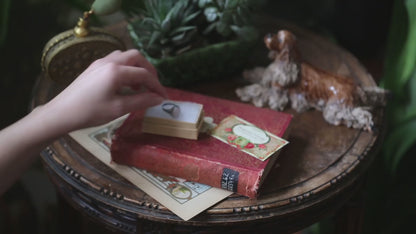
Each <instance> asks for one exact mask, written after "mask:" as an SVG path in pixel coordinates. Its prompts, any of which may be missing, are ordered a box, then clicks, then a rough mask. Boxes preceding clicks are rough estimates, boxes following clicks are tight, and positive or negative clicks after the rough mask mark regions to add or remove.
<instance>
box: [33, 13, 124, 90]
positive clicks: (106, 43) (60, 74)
mask: <svg viewBox="0 0 416 234" xmlns="http://www.w3.org/2000/svg"><path fill="white" fill-rule="evenodd" d="M85 18H86V17H85V15H84V19H85ZM81 21H83V19H80V22H81ZM83 22H84V23H85V20H84V21H83ZM85 26H87V25H85ZM75 29H79V23H78V25H77V27H76V28H75ZM75 29H71V30H68V31H65V32H62V33H60V34H58V35H56V36H55V37H53V38H52V39H51V40H49V41H48V42H47V43H46V45H45V47H44V49H43V53H42V58H41V66H42V70H43V72H44V73H45V74H46V76H47V77H49V78H50V79H52V80H54V81H56V82H58V83H61V84H64V85H68V84H69V83H71V82H72V81H73V80H74V79H75V78H76V77H77V76H78V75H79V74H81V73H82V72H83V71H84V70H85V69H86V68H87V67H88V66H89V65H90V64H91V63H92V62H93V61H95V60H97V59H99V58H102V57H104V56H106V55H107V54H109V53H111V52H112V51H114V50H125V45H124V43H123V42H122V41H121V40H120V39H119V38H117V37H116V36H115V35H112V34H110V33H108V32H106V31H105V30H103V29H100V28H93V27H92V28H85V30H87V31H86V32H87V33H86V34H83V35H79V34H77V30H75Z"/></svg>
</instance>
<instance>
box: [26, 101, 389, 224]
mask: <svg viewBox="0 0 416 234" xmlns="http://www.w3.org/2000/svg"><path fill="white" fill-rule="evenodd" d="M34 104H35V103H34ZM38 104H39V103H38ZM377 113H378V114H377V115H376V116H378V117H381V116H382V115H383V114H382V110H379V111H378V112H377ZM380 121H381V119H380V118H378V119H377V121H376V123H377V124H378V125H379V126H378V127H379V128H380V129H381V130H382V129H383V128H382V124H381V122H380ZM360 137H366V138H368V139H367V140H368V141H367V142H368V144H367V146H366V147H365V150H364V152H362V153H357V154H356V155H353V157H355V160H353V161H351V162H350V163H349V164H348V165H347V166H346V167H345V169H344V170H343V172H342V173H341V174H339V175H336V176H334V177H332V178H330V179H328V180H327V181H325V182H324V183H322V184H320V185H319V186H316V187H314V189H312V190H309V191H304V192H302V193H299V194H298V195H296V196H291V197H285V198H284V199H278V200H276V199H275V200H273V199H271V198H265V199H264V201H262V200H260V201H262V203H261V204H253V205H244V206H235V207H233V208H229V207H225V208H223V207H221V206H220V205H221V203H220V204H218V205H215V206H214V207H212V208H210V209H208V210H207V211H205V212H204V213H202V214H200V215H198V216H196V217H195V218H193V219H191V220H190V221H187V222H186V225H190V226H209V225H213V224H215V225H219V226H228V225H233V224H239V225H243V224H246V225H249V224H247V223H245V222H246V221H258V222H266V221H270V220H277V221H279V220H280V221H281V222H283V223H284V222H290V220H296V218H295V217H296V216H298V215H299V216H301V215H304V214H305V213H311V214H312V213H314V214H315V215H314V217H316V220H309V221H310V222H308V223H305V224H303V225H300V224H298V223H297V225H296V226H297V227H301V226H303V227H306V226H307V225H309V224H311V222H312V223H313V222H314V221H317V220H319V218H320V217H321V215H325V214H326V213H327V212H326V211H324V210H323V209H322V207H320V208H317V207H316V204H317V203H319V201H318V200H316V199H317V196H318V195H319V200H326V199H328V200H327V201H326V202H327V207H330V208H329V209H328V210H333V209H334V206H337V207H340V206H341V205H342V204H343V203H344V202H345V201H346V200H348V199H349V196H347V197H345V195H347V194H351V193H345V192H344V191H345V190H357V188H358V186H360V185H359V183H356V182H357V180H358V179H359V178H358V177H359V175H360V173H352V172H354V171H356V170H359V171H364V170H366V169H367V167H368V166H369V165H370V163H371V161H372V160H373V158H374V155H375V154H376V153H377V152H378V150H379V147H375V146H378V145H379V144H377V143H378V142H379V141H381V137H380V134H379V135H378V136H376V135H372V134H371V133H367V132H363V131H360V132H359V133H358V135H357V139H358V138H360ZM357 139H356V140H357ZM68 140H69V139H67V137H64V138H62V139H59V140H58V141H55V142H54V143H53V144H52V145H50V146H49V147H48V148H47V149H45V150H44V151H43V152H42V159H43V162H44V164H45V167H46V168H47V169H48V170H49V171H50V173H49V175H50V178H51V180H52V181H54V183H55V184H57V185H60V186H59V187H58V191H59V192H60V194H61V195H62V196H63V197H64V198H65V200H66V201H68V202H69V203H70V204H71V205H72V206H73V207H75V208H76V209H78V210H82V211H83V212H84V213H86V214H87V215H88V216H90V217H92V218H93V219H94V220H96V221H98V222H105V223H106V225H108V226H110V227H112V228H115V229H117V230H123V231H127V232H135V231H136V225H137V221H138V218H142V219H146V220H151V221H163V222H164V223H171V224H175V223H176V224H182V225H183V221H182V220H181V219H180V218H179V217H176V216H172V213H171V212H170V211H168V210H167V209H166V208H165V207H164V206H162V205H160V204H159V203H157V202H156V201H154V202H152V201H149V200H138V199H136V198H134V197H129V196H126V195H124V194H122V193H120V192H117V191H113V190H111V188H106V187H103V186H100V185H98V184H96V183H94V181H91V180H90V179H88V178H87V177H84V176H83V175H82V174H80V173H78V172H77V171H76V170H74V169H73V168H71V167H70V166H69V165H66V164H65V163H64V162H63V161H62V160H60V158H59V154H58V153H57V150H60V151H62V150H61V149H59V147H64V150H66V151H72V149H71V147H70V146H69V145H68ZM72 153H74V152H72ZM347 153H348V152H347ZM342 159H345V157H342V158H341V160H340V161H337V162H335V163H334V165H332V167H336V166H339V165H340V164H342V163H344V162H342ZM51 166H52V167H54V168H50V167H51ZM328 170H329V169H328ZM56 172H58V173H57V174H56V175H58V176H52V174H54V173H56ZM321 173H325V171H324V172H321ZM317 176H318V175H317ZM311 179H313V178H311ZM69 183H70V184H69ZM64 184H68V185H70V186H63V185H64ZM81 188H84V189H81ZM286 189H290V188H286ZM81 191H84V192H81ZM85 191H88V192H87V193H85ZM329 198H330V199H329ZM236 199H237V200H239V199H242V197H239V196H232V197H230V198H228V199H227V200H231V201H232V200H236ZM260 199H263V198H262V197H261V196H260ZM247 200H248V201H249V202H250V200H249V199H247ZM75 201H76V202H75ZM252 201H253V202H255V201H256V200H252ZM342 201H343V202H342ZM295 206H296V207H299V206H301V207H303V208H302V209H294V207H295ZM154 211H157V213H158V214H157V215H155V214H154ZM253 214H254V215H253ZM225 216H226V217H227V222H226V223H225V222H224V220H223V219H222V218H223V217H225ZM250 225H252V224H250Z"/></svg>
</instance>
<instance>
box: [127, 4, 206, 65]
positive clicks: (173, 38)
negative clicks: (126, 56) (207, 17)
mask: <svg viewBox="0 0 416 234" xmlns="http://www.w3.org/2000/svg"><path fill="white" fill-rule="evenodd" d="M138 12H139V13H141V15H140V18H138V19H136V20H135V21H132V22H130V24H129V26H128V29H129V32H130V35H131V36H132V38H133V40H134V41H135V42H136V45H137V46H138V47H139V48H140V49H141V50H142V52H145V53H147V54H148V55H150V56H153V57H162V58H163V57H167V56H170V55H174V54H177V53H179V52H183V51H185V50H187V49H189V48H187V47H188V43H189V42H190V41H191V40H192V39H193V37H194V36H195V35H196V26H195V25H193V24H192V21H193V20H195V19H196V17H197V16H198V15H199V14H200V10H199V9H198V8H197V7H196V5H195V4H193V1H192V0H146V1H145V2H144V9H139V10H138Z"/></svg>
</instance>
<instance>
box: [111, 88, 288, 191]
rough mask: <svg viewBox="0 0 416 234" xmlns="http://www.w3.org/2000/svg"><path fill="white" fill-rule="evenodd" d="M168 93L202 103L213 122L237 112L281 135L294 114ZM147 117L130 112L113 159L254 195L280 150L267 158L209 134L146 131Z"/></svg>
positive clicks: (115, 142)
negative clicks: (194, 137)
mask: <svg viewBox="0 0 416 234" xmlns="http://www.w3.org/2000/svg"><path fill="white" fill-rule="evenodd" d="M167 91H168V95H169V98H170V99H172V100H178V101H190V102H196V103H200V104H202V105H203V108H204V112H205V116H210V117H212V118H213V119H214V123H219V122H220V121H221V120H223V119H224V118H226V117H227V116H230V115H235V116H238V117H239V118H242V119H244V120H246V121H248V122H250V123H251V124H254V125H255V126H256V127H258V128H261V129H263V130H266V131H268V132H269V133H272V134H274V135H276V136H278V137H283V138H285V137H287V132H288V127H289V123H290V121H291V119H292V116H291V115H290V114H287V113H283V112H278V111H274V110H270V109H265V108H258V107H255V106H253V105H251V104H245V103H240V102H234V101H229V100H225V99H220V98H215V97H210V96H205V95H201V94H196V93H192V92H187V91H182V90H177V89H167ZM143 115H144V111H137V112H134V113H131V114H130V115H129V117H128V118H127V119H126V120H125V122H124V123H123V124H122V125H121V126H120V128H118V129H117V131H116V133H115V136H114V139H113V141H112V145H111V157H112V160H113V161H114V162H116V163H119V164H124V165H129V166H134V167H137V168H141V169H145V170H148V171H150V172H155V173H160V174H164V175H170V176H176V177H180V178H183V179H186V180H189V181H195V182H198V183H202V184H207V185H210V186H213V187H217V188H223V189H228V190H231V191H233V192H236V193H238V194H241V195H245V196H248V197H250V198H254V197H256V196H257V195H258V194H257V192H258V189H259V187H260V185H261V183H262V182H263V180H264V178H265V177H266V176H267V174H268V172H269V170H270V168H271V167H272V166H273V164H274V162H275V160H276V158H277V154H278V153H279V152H280V150H279V151H277V152H276V153H275V155H273V156H271V157H269V158H268V159H266V160H264V161H262V160H259V159H257V158H255V157H253V156H251V155H249V154H247V153H245V152H243V151H241V150H240V149H238V148H236V147H232V146H230V145H228V144H227V143H224V142H223V141H220V140H218V139H216V138H214V137H212V136H210V135H208V134H205V133H201V135H200V136H199V138H198V140H188V139H183V138H175V137H169V136H161V135H153V134H148V133H143V132H142V131H141V123H142V120H143Z"/></svg>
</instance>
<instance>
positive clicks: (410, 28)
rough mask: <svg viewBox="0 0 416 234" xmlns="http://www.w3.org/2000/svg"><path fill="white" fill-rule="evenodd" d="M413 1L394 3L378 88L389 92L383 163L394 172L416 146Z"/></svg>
mask: <svg viewBox="0 0 416 234" xmlns="http://www.w3.org/2000/svg"><path fill="white" fill-rule="evenodd" d="M415 42H416V0H396V1H395V5H394V12H393V18H392V22H391V27H390V33H389V38H388V44H387V51H386V60H385V69H384V71H385V72H384V77H383V78H382V82H381V85H382V86H383V87H384V88H386V89H389V90H390V91H392V93H393V99H392V101H391V102H390V103H389V106H388V108H387V114H388V116H387V117H388V124H389V134H388V136H387V138H386V141H385V143H384V149H383V154H384V159H385V162H386V164H387V165H388V167H389V170H390V171H391V172H395V171H396V169H397V167H398V165H399V163H400V161H401V159H402V157H403V156H404V155H405V154H406V153H407V152H408V150H409V149H410V148H411V147H412V146H413V145H414V143H415V142H416V43H415Z"/></svg>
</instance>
